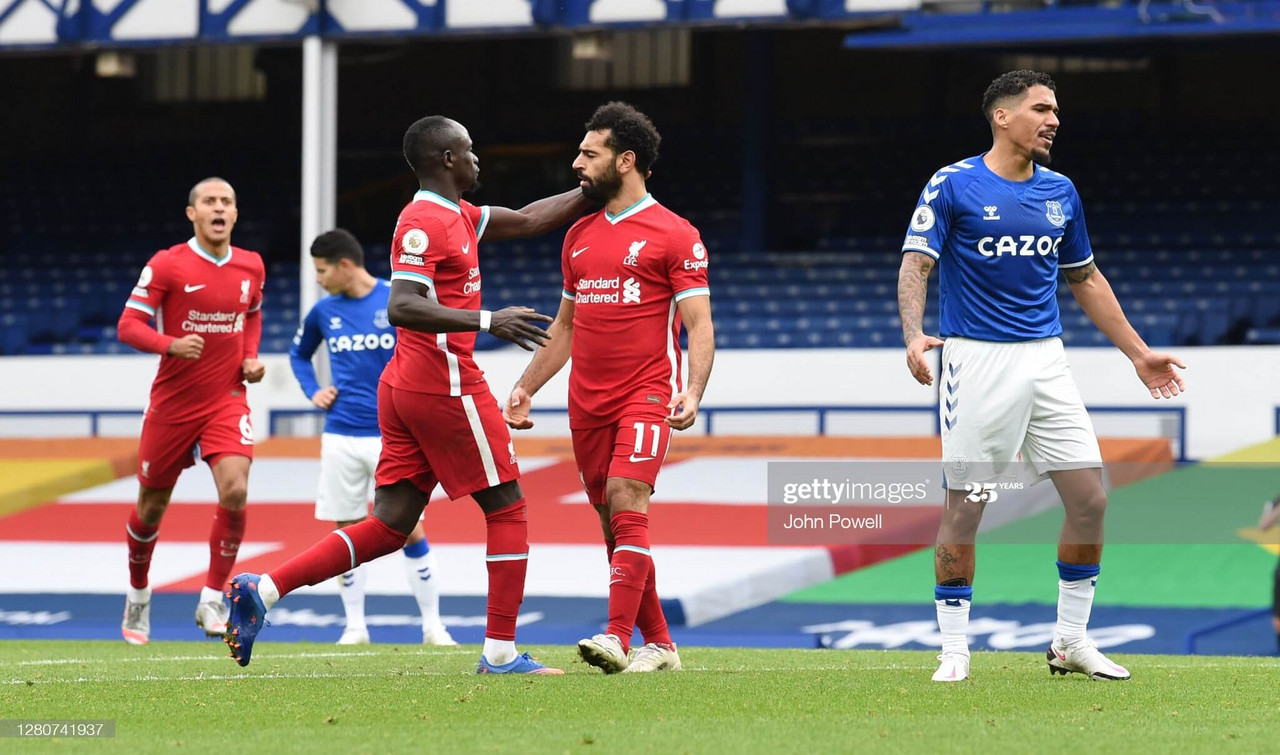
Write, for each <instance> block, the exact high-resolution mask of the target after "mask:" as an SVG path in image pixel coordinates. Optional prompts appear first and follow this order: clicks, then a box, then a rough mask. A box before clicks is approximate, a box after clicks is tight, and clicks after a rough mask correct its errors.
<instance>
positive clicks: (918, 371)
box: [907, 334, 942, 385]
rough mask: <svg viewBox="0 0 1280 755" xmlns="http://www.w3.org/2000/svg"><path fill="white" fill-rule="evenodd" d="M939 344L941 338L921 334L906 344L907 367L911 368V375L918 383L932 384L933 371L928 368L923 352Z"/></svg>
mask: <svg viewBox="0 0 1280 755" xmlns="http://www.w3.org/2000/svg"><path fill="white" fill-rule="evenodd" d="M941 345H942V340H941V339H938V338H934V337H933V336H926V335H923V334H921V335H918V336H916V337H915V338H913V339H911V343H909V344H907V369H909V370H911V377H913V378H915V379H916V382H917V383H919V384H920V385H933V371H932V370H930V369H929V362H928V361H927V360H926V359H925V358H924V353H925V352H926V351H929V350H930V349H936V348H938V347H939V346H941Z"/></svg>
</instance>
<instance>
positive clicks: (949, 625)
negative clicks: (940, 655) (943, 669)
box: [933, 599, 970, 655]
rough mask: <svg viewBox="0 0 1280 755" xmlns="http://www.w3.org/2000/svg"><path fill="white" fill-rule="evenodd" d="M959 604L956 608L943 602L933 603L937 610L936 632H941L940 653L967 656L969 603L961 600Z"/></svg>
mask: <svg viewBox="0 0 1280 755" xmlns="http://www.w3.org/2000/svg"><path fill="white" fill-rule="evenodd" d="M951 602H952V603H955V602H956V601H954V600H953V601H951ZM959 603H960V605H958V606H949V605H947V601H945V600H935V601H933V604H934V605H935V606H937V608H938V630H939V631H941V632H942V652H944V653H960V654H962V655H968V654H969V637H968V632H969V603H970V601H967V600H963V599H962V600H960V601H959Z"/></svg>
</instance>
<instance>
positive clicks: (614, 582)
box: [609, 579, 622, 587]
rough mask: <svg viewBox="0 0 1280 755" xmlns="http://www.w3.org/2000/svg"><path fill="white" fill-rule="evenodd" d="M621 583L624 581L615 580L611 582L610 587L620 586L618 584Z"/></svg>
mask: <svg viewBox="0 0 1280 755" xmlns="http://www.w3.org/2000/svg"><path fill="white" fill-rule="evenodd" d="M621 581H622V580H620V579H615V580H613V581H612V582H610V583H609V586H610V587H613V586H614V585H616V584H618V583H619V582H621Z"/></svg>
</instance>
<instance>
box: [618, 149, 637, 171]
mask: <svg viewBox="0 0 1280 755" xmlns="http://www.w3.org/2000/svg"><path fill="white" fill-rule="evenodd" d="M635 167H636V153H635V152H632V151H631V150H627V151H626V152H623V153H622V154H620V155H618V172H619V173H625V172H627V171H629V170H635Z"/></svg>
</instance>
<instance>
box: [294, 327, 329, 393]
mask: <svg viewBox="0 0 1280 755" xmlns="http://www.w3.org/2000/svg"><path fill="white" fill-rule="evenodd" d="M316 309H317V308H316V307H312V308H311V311H310V312H308V313H307V316H306V317H305V318H303V320H302V324H301V325H299V326H298V332H297V334H296V335H294V337H293V348H291V349H289V366H290V367H292V368H293V376H294V377H295V378H297V379H298V384H299V385H300V386H302V394H303V395H304V396H306V397H307V398H308V399H310V398H311V397H312V396H314V395H316V391H318V390H320V383H319V381H317V380H316V368H315V365H313V364H312V363H311V357H312V355H314V354H315V353H316V349H317V348H318V347H319V346H320V341H321V340H322V337H321V335H320V316H319V314H318V313H317V312H316Z"/></svg>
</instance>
